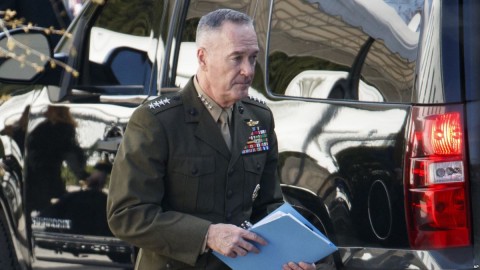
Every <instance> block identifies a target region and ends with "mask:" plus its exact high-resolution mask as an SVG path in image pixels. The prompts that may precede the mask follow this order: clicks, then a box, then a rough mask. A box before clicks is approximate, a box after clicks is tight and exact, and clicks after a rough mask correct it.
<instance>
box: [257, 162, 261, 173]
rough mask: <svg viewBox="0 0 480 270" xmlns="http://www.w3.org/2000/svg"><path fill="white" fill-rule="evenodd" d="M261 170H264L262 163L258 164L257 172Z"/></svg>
mask: <svg viewBox="0 0 480 270" xmlns="http://www.w3.org/2000/svg"><path fill="white" fill-rule="evenodd" d="M261 168H262V165H260V163H259V162H257V171H260V169H261Z"/></svg>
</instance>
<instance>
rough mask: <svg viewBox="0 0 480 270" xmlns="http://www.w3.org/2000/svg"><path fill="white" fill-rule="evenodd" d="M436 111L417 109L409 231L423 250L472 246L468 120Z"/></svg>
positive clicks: (409, 155) (409, 186) (410, 169)
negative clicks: (465, 127) (467, 171)
mask: <svg viewBox="0 0 480 270" xmlns="http://www.w3.org/2000/svg"><path fill="white" fill-rule="evenodd" d="M436 109H437V112H435V113H432V112H431V111H432V110H433V109H432V108H431V107H430V108H418V107H416V108H414V109H413V114H412V119H413V121H412V126H411V133H410V135H411V136H410V138H412V141H411V142H410V143H409V146H408V150H407V166H406V167H407V168H408V175H407V176H406V179H407V182H406V183H405V187H406V194H405V195H406V196H405V199H406V207H407V209H406V212H407V220H408V223H409V226H408V228H409V231H408V232H409V238H410V244H411V245H412V247H414V248H418V249H433V248H446V247H457V246H466V245H469V244H470V237H471V236H470V231H471V230H470V214H469V198H468V190H467V183H466V180H467V179H466V175H465V166H466V164H465V162H464V156H465V155H464V142H463V140H464V136H463V124H462V117H461V114H460V113H459V112H440V113H439V112H438V110H442V108H436ZM443 110H445V108H443Z"/></svg>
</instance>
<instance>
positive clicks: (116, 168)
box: [107, 108, 210, 265]
mask: <svg viewBox="0 0 480 270" xmlns="http://www.w3.org/2000/svg"><path fill="white" fill-rule="evenodd" d="M165 134H166V133H165V132H164V129H163V127H162V125H161V122H160V121H159V120H158V118H157V117H155V115H154V114H152V113H151V112H150V111H149V110H148V108H140V109H137V110H136V111H135V112H134V114H133V115H132V117H131V119H130V121H129V123H128V126H127V129H126V132H125V136H124V138H123V141H122V143H121V145H120V147H119V150H118V153H117V155H116V157H115V161H114V164H113V170H112V174H111V180H110V181H111V182H110V186H109V195H108V201H107V218H108V224H109V227H110V229H111V230H112V233H113V234H114V235H115V236H117V237H118V238H120V239H122V240H124V241H126V242H129V243H131V244H133V245H135V246H137V247H140V248H143V249H146V250H149V251H150V252H155V253H158V254H159V255H163V256H167V257H170V258H172V259H175V260H178V261H182V262H184V263H187V264H190V265H194V264H195V262H196V260H197V258H198V255H199V254H200V253H201V251H202V250H201V249H202V244H203V241H204V239H205V235H206V233H207V231H208V226H209V225H210V222H209V221H207V220H203V219H200V218H197V217H194V216H192V215H187V214H183V213H179V212H174V211H164V209H162V200H163V198H164V192H165V175H166V165H167V157H168V138H166V135H165Z"/></svg>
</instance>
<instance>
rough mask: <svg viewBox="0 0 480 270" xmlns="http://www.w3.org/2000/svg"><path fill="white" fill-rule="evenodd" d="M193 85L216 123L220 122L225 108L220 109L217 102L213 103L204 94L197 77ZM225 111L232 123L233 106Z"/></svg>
mask: <svg viewBox="0 0 480 270" xmlns="http://www.w3.org/2000/svg"><path fill="white" fill-rule="evenodd" d="M193 85H194V86H195V90H197V94H198V97H199V98H200V100H201V101H202V103H203V105H205V108H207V111H208V112H209V113H210V115H211V116H212V117H213V120H215V122H218V119H219V118H220V114H221V113H222V110H223V108H222V107H220V105H218V104H217V103H216V102H215V101H213V99H211V98H210V97H209V96H208V95H207V94H205V92H203V89H202V87H201V86H200V84H199V83H198V80H197V76H195V77H194V78H193ZM225 110H226V111H227V114H228V119H229V121H231V120H232V111H233V106H232V107H229V108H225Z"/></svg>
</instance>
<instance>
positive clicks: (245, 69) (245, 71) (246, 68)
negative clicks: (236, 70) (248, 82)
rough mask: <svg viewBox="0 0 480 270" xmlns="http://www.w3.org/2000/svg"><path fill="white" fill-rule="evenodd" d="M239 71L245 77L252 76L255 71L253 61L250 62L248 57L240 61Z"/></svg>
mask: <svg viewBox="0 0 480 270" xmlns="http://www.w3.org/2000/svg"><path fill="white" fill-rule="evenodd" d="M240 73H241V74H242V75H244V76H245V77H252V76H253V74H254V73H255V63H253V64H252V63H250V61H249V59H245V60H244V61H242V66H241V70H240Z"/></svg>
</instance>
